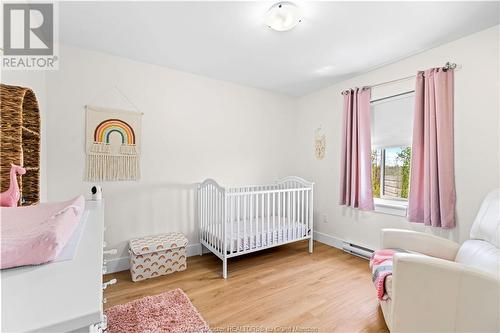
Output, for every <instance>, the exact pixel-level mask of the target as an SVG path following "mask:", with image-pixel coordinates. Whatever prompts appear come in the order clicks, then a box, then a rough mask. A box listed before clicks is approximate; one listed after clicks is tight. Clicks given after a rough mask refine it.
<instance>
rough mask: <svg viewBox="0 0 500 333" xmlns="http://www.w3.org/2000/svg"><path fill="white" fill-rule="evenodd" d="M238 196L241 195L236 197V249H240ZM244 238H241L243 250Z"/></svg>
mask: <svg viewBox="0 0 500 333" xmlns="http://www.w3.org/2000/svg"><path fill="white" fill-rule="evenodd" d="M240 198H241V196H238V197H237V199H238V201H237V207H236V229H237V230H236V232H237V237H236V239H237V241H236V249H237V251H240ZM244 242H245V240H243V251H244V250H245V243H244Z"/></svg>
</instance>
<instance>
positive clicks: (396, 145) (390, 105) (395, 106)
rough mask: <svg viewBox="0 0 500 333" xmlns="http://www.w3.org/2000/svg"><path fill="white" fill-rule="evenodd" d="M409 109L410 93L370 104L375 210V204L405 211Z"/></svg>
mask: <svg viewBox="0 0 500 333" xmlns="http://www.w3.org/2000/svg"><path fill="white" fill-rule="evenodd" d="M413 108H414V95H413V93H407V94H404V95H402V96H395V97H390V98H384V99H381V100H379V101H373V102H372V103H371V111H372V113H371V116H372V124H371V127H372V190H373V196H374V198H375V206H376V210H377V206H384V207H386V208H387V207H389V208H394V209H397V210H404V213H406V205H407V200H408V191H409V185H410V163H411V139H412V130H413ZM384 212H385V211H384ZM398 215H402V214H400V213H398Z"/></svg>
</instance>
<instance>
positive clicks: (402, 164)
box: [372, 146, 411, 200]
mask: <svg viewBox="0 0 500 333" xmlns="http://www.w3.org/2000/svg"><path fill="white" fill-rule="evenodd" d="M410 162H411V147H408V146H398V147H386V148H379V149H373V150H372V190H373V197H374V198H382V199H389V200H408V190H409V185H410Z"/></svg>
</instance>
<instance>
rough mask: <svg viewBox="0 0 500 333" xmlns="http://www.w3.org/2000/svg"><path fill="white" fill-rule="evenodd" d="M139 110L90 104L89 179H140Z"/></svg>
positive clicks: (88, 122)
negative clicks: (100, 106)
mask: <svg viewBox="0 0 500 333" xmlns="http://www.w3.org/2000/svg"><path fill="white" fill-rule="evenodd" d="M141 118H142V114H141V113H140V112H132V111H122V110H113V109H105V108H99V107H95V106H87V129H86V141H87V143H86V152H87V165H86V180H88V181H119V180H138V179H139V178H140V142H139V140H140V133H141Z"/></svg>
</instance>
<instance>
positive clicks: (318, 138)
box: [314, 127, 326, 160]
mask: <svg viewBox="0 0 500 333" xmlns="http://www.w3.org/2000/svg"><path fill="white" fill-rule="evenodd" d="M325 152H326V135H325V134H324V133H323V129H322V128H321V127H320V128H317V129H316V131H315V132H314V155H315V156H316V159H318V160H322V159H323V158H324V157H325Z"/></svg>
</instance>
